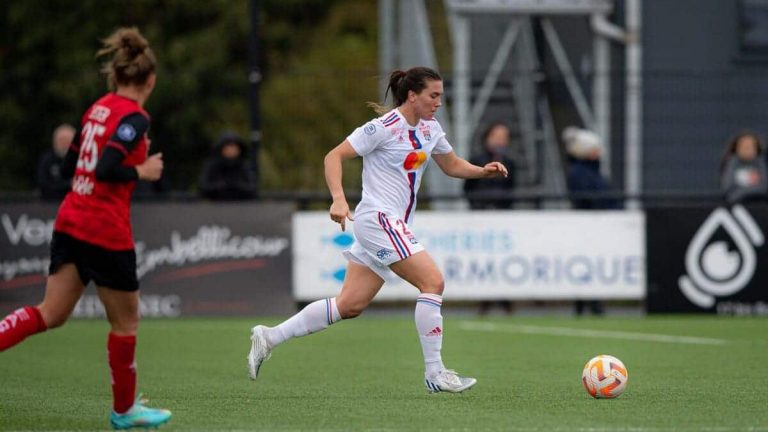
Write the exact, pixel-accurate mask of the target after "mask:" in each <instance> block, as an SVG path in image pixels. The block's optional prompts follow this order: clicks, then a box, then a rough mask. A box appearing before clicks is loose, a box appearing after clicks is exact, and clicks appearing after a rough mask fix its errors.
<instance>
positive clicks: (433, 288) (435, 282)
mask: <svg viewBox="0 0 768 432" xmlns="http://www.w3.org/2000/svg"><path fill="white" fill-rule="evenodd" d="M444 289H445V279H443V275H440V274H438V275H436V276H434V277H431V278H429V279H427V280H425V281H424V282H423V283H422V284H421V286H420V287H419V290H420V291H421V292H422V293H424V294H437V295H443V290H444Z"/></svg>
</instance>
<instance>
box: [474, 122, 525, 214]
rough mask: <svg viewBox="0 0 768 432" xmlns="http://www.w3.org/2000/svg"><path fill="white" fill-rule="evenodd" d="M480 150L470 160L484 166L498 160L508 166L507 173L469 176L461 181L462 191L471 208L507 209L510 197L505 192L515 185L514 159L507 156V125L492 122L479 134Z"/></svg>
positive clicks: (509, 204)
mask: <svg viewBox="0 0 768 432" xmlns="http://www.w3.org/2000/svg"><path fill="white" fill-rule="evenodd" d="M480 142H481V146H482V148H481V150H480V152H479V153H477V154H475V155H473V156H472V157H471V158H470V160H469V161H470V162H471V163H473V164H475V165H478V166H484V165H485V164H487V163H488V162H501V163H503V164H504V166H506V167H507V170H509V175H508V176H507V177H494V178H484V179H469V180H466V181H465V182H464V193H465V194H466V196H467V199H468V200H469V206H470V207H471V208H472V209H473V210H483V209H510V208H512V204H513V200H512V198H510V197H508V196H506V195H507V193H508V192H510V191H512V190H513V189H514V188H515V174H514V171H515V163H514V161H513V160H512V159H511V158H510V157H509V155H508V152H509V146H510V139H509V127H507V125H505V124H504V123H502V122H496V123H492V124H491V125H490V126H488V128H487V129H485V132H483V135H482V137H481V141H480Z"/></svg>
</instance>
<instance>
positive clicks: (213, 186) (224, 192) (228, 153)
mask: <svg viewBox="0 0 768 432" xmlns="http://www.w3.org/2000/svg"><path fill="white" fill-rule="evenodd" d="M256 192H257V180H256V173H255V172H254V171H253V169H252V166H251V163H250V161H249V160H248V147H247V146H246V143H245V140H243V139H242V138H241V137H239V136H238V135H236V134H234V133H231V132H225V133H224V134H222V135H221V137H220V138H219V141H218V143H217V144H216V146H215V147H214V151H213V155H212V156H211V158H209V159H208V160H207V161H206V163H205V165H204V167H203V173H202V176H201V177H200V194H201V195H202V196H203V197H205V198H208V199H212V200H219V201H228V200H243V199H249V198H255V197H256Z"/></svg>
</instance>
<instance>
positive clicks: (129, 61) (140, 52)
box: [96, 27, 157, 90]
mask: <svg viewBox="0 0 768 432" xmlns="http://www.w3.org/2000/svg"><path fill="white" fill-rule="evenodd" d="M101 42H102V44H103V47H102V48H101V49H100V50H99V51H98V52H97V53H96V56H97V57H110V58H109V60H107V61H106V62H105V63H104V64H103V66H102V68H101V72H102V73H103V74H104V75H106V77H107V84H108V85H109V88H110V90H115V89H116V88H117V86H122V85H143V84H145V83H146V82H147V79H149V76H150V75H151V74H153V73H154V72H155V68H156V67H157V61H156V60H155V54H154V53H153V52H152V49H151V48H150V47H149V42H147V40H146V39H145V38H144V36H142V35H141V32H139V29H137V28H136V27H123V28H119V29H117V30H116V31H115V32H114V33H112V34H111V35H110V36H109V37H107V38H106V39H103V40H102V41H101Z"/></svg>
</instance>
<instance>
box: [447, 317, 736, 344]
mask: <svg viewBox="0 0 768 432" xmlns="http://www.w3.org/2000/svg"><path fill="white" fill-rule="evenodd" d="M459 328H461V329H462V330H471V331H484V332H504V333H523V334H540V335H549V336H575V337H586V338H598V339H622V340H636V341H646V342H661V343H673V344H693V345H725V344H726V343H728V341H727V340H725V339H712V338H702V337H694V336H673V335H664V334H656V333H634V332H623V331H611V330H589V329H577V328H570V327H542V326H531V325H516V324H494V323H476V322H467V321H464V322H460V323H459Z"/></svg>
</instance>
